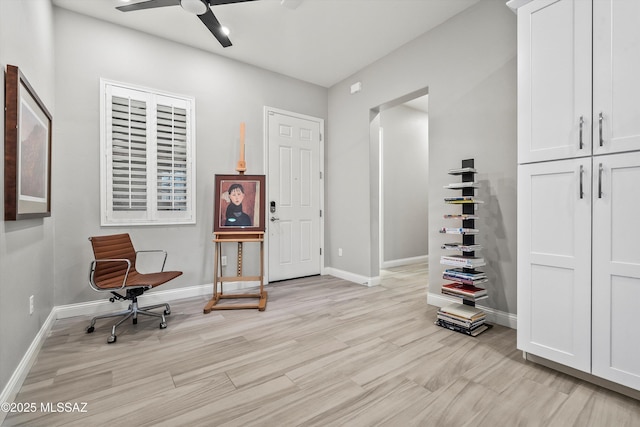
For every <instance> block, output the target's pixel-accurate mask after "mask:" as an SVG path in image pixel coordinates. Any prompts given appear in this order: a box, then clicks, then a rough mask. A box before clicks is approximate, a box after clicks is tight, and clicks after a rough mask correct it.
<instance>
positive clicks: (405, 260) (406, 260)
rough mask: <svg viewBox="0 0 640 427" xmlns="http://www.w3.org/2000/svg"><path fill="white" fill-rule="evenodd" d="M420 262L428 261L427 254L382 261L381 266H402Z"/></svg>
mask: <svg viewBox="0 0 640 427" xmlns="http://www.w3.org/2000/svg"><path fill="white" fill-rule="evenodd" d="M422 262H429V255H422V256H416V257H411V258H401V259H392V260H390V261H383V262H382V265H381V268H393V267H402V266H403V265H410V264H418V263H422Z"/></svg>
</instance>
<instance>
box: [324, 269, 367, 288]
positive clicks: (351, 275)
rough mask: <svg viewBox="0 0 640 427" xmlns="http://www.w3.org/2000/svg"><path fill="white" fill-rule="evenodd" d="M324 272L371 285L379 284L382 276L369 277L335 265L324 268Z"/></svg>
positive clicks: (360, 283)
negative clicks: (340, 268)
mask: <svg viewBox="0 0 640 427" xmlns="http://www.w3.org/2000/svg"><path fill="white" fill-rule="evenodd" d="M322 274H329V275H331V276H335V277H337V278H339V279H343V280H348V281H349V282H354V283H357V284H359V285H365V286H369V287H371V286H377V285H379V284H380V276H375V277H367V276H362V275H360V274H355V273H351V272H349V271H344V270H339V269H337V268H333V267H326V268H325V269H324V270H323V272H322Z"/></svg>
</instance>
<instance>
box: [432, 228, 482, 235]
mask: <svg viewBox="0 0 640 427" xmlns="http://www.w3.org/2000/svg"><path fill="white" fill-rule="evenodd" d="M440 232H441V233H446V234H478V233H479V232H480V230H478V229H477V228H465V227H458V228H456V227H442V228H441V229H440Z"/></svg>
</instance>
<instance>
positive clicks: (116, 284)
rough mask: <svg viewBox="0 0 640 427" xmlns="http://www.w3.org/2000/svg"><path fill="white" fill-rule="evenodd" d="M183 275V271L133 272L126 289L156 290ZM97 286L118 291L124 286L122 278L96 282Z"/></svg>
mask: <svg viewBox="0 0 640 427" xmlns="http://www.w3.org/2000/svg"><path fill="white" fill-rule="evenodd" d="M181 274H182V272H181V271H162V272H159V273H145V274H143V273H138V272H137V271H135V270H132V271H131V272H130V273H129V276H128V277H127V283H126V284H125V288H131V287H141V286H144V287H148V288H155V287H156V286H159V285H162V284H163V283H166V282H168V281H169V280H173V279H175V278H176V277H178V276H180V275H181ZM96 285H97V286H99V287H100V288H101V289H117V288H120V287H121V286H122V277H112V278H109V279H105V280H102V281H96Z"/></svg>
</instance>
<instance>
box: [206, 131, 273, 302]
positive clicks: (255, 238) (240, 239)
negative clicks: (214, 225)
mask: <svg viewBox="0 0 640 427" xmlns="http://www.w3.org/2000/svg"><path fill="white" fill-rule="evenodd" d="M244 136H245V125H244V122H243V123H240V160H238V164H237V166H236V171H238V173H239V174H240V175H244V172H245V171H246V170H247V165H246V163H245V161H244ZM213 242H214V244H215V254H214V259H213V297H212V298H211V300H210V301H209V302H208V303H207V305H206V306H205V307H204V310H203V311H204V313H205V314H206V313H210V312H211V310H234V309H245V308H257V309H258V310H259V311H264V310H265V308H266V307H267V291H265V290H264V231H247V232H243V231H229V232H223V231H218V232H216V233H215V237H214V239H213ZM248 242H255V243H260V275H259V276H244V275H243V272H242V251H243V245H244V243H248ZM223 243H237V245H238V263H237V269H236V271H237V275H236V276H222V244H223ZM249 281H260V291H259V292H258V293H249V294H224V289H223V284H224V283H225V282H249ZM218 284H220V291H219V292H218ZM240 298H258V302H257V303H255V304H223V305H217V304H218V302H219V301H220V300H221V299H240Z"/></svg>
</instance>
